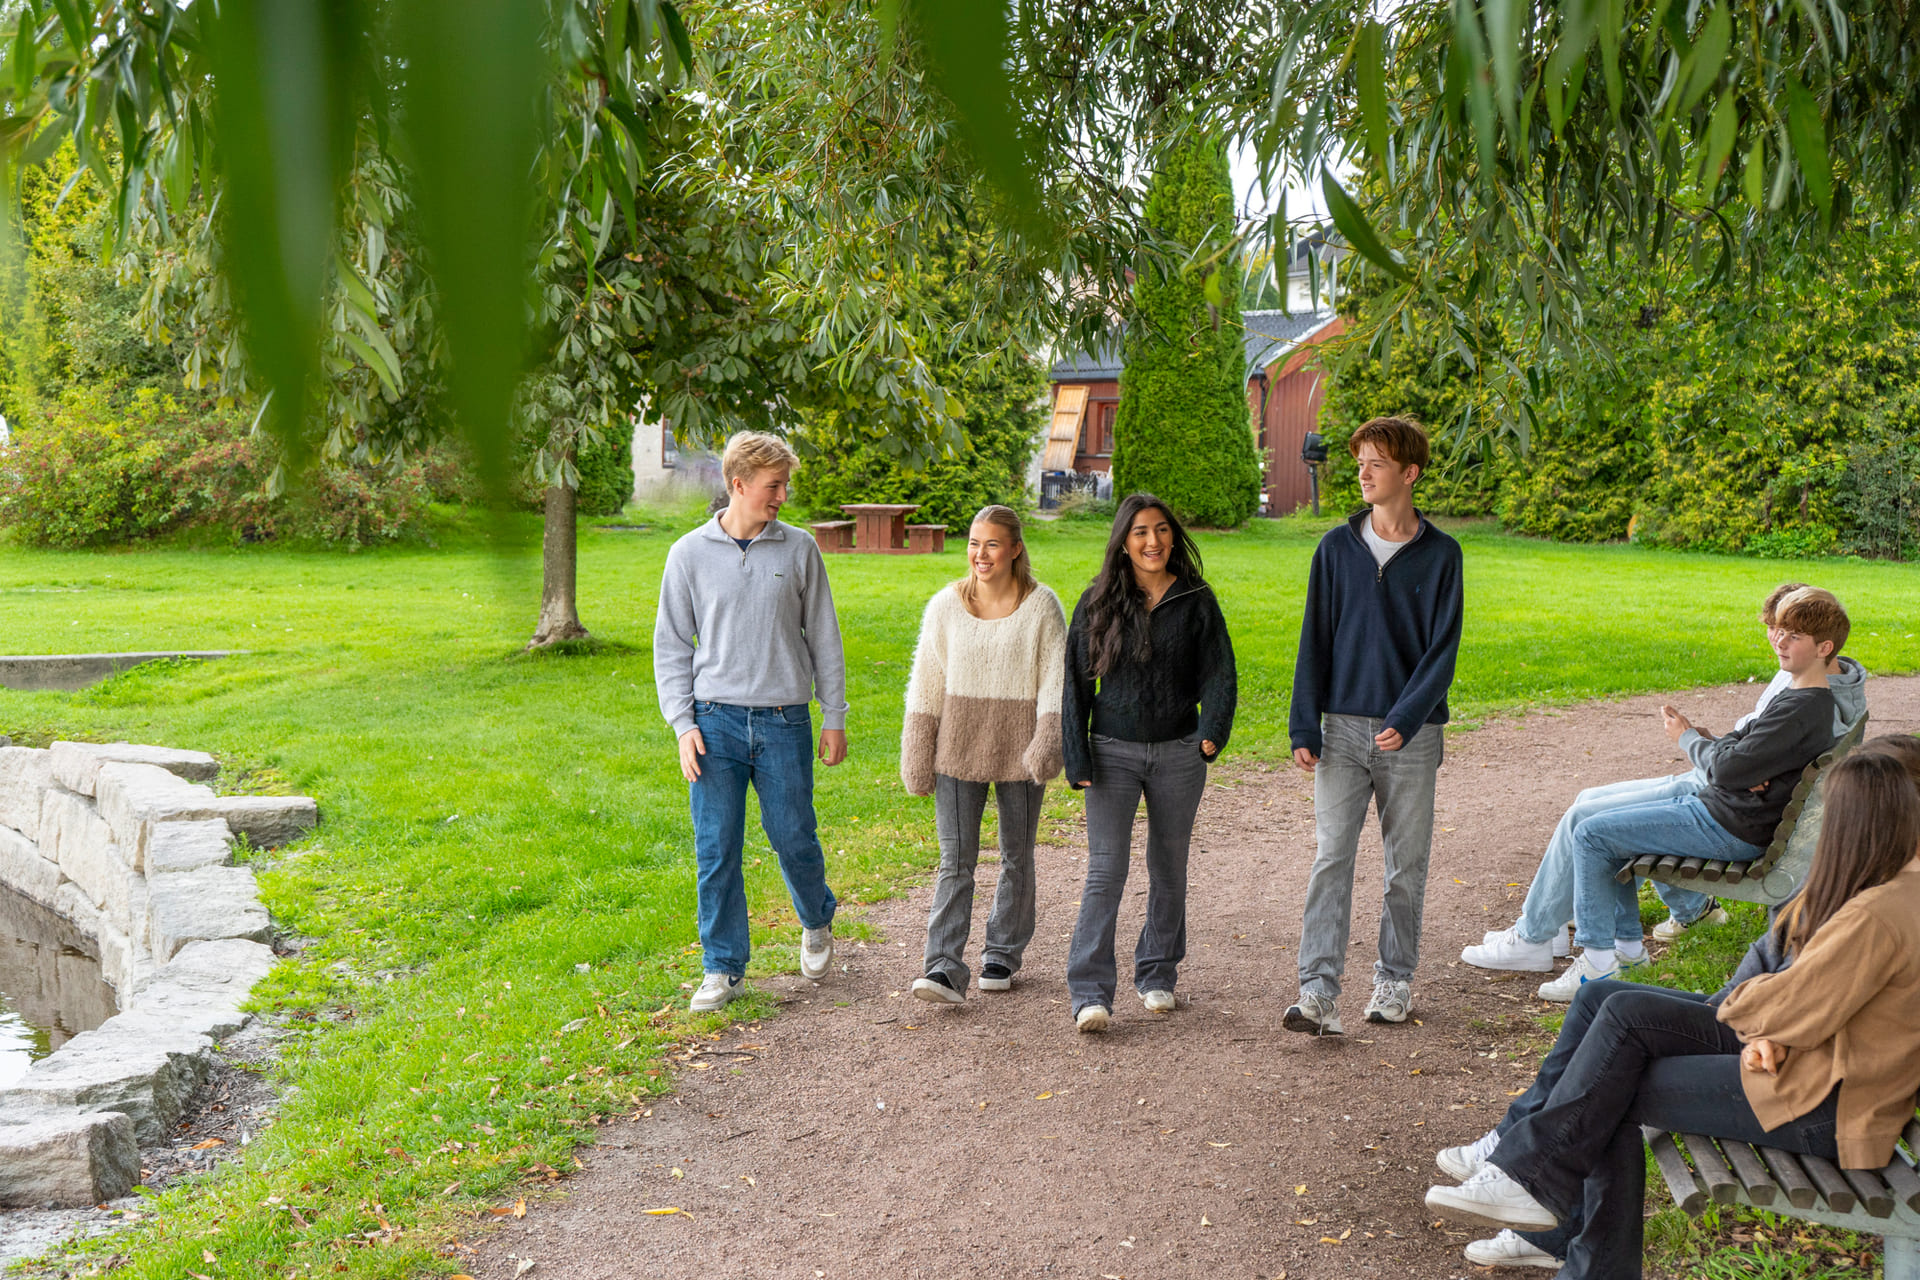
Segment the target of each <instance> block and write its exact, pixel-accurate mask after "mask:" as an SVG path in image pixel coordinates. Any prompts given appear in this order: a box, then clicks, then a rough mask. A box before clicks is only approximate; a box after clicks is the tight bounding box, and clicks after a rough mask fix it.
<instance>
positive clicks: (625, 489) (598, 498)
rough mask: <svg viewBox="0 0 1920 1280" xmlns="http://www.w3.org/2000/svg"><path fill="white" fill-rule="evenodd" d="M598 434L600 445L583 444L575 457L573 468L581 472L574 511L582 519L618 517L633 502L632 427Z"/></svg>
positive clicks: (618, 427)
mask: <svg viewBox="0 0 1920 1280" xmlns="http://www.w3.org/2000/svg"><path fill="white" fill-rule="evenodd" d="M621 425H624V426H625V427H626V428H627V430H628V434H627V435H625V436H622V434H621V426H615V427H613V428H610V429H608V430H606V431H603V432H601V433H600V443H599V444H588V443H585V442H584V441H583V442H582V443H581V444H580V446H579V449H578V450H577V451H576V452H575V454H574V459H573V465H574V466H575V467H576V468H578V470H579V472H580V489H579V494H578V497H577V499H576V507H575V509H576V510H577V511H578V512H579V514H581V515H583V516H617V515H619V514H620V512H621V509H622V508H624V507H625V506H626V505H627V503H629V502H631V501H633V437H632V434H631V424H630V423H629V424H621Z"/></svg>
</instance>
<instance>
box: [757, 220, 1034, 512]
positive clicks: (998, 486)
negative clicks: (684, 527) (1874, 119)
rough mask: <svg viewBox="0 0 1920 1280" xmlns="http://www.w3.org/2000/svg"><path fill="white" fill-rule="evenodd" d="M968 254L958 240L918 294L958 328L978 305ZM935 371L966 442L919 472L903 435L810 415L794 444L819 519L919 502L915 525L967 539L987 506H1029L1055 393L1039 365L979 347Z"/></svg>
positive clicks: (801, 492)
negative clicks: (851, 506) (1046, 409)
mask: <svg viewBox="0 0 1920 1280" xmlns="http://www.w3.org/2000/svg"><path fill="white" fill-rule="evenodd" d="M970 248H971V246H970V245H969V244H968V243H967V242H966V241H965V240H963V239H961V238H957V237H956V238H955V239H953V240H950V241H948V242H947V243H946V244H944V245H943V246H941V248H940V250H939V251H938V253H937V256H934V257H932V258H930V260H929V261H928V262H927V263H926V264H925V265H924V266H923V267H922V268H921V270H920V271H919V272H918V279H917V281H916V282H915V283H916V286H917V287H916V289H915V293H916V294H917V295H918V297H919V298H920V299H921V300H922V301H923V302H924V305H925V306H926V311H927V314H928V315H929V316H930V317H932V318H933V319H934V320H935V321H936V322H939V321H947V322H957V321H958V320H959V319H960V318H961V317H962V316H964V315H965V314H966V312H967V311H968V309H970V308H972V307H973V306H975V305H977V303H978V301H979V300H978V299H977V298H976V297H975V289H976V287H977V285H976V282H975V279H974V277H973V275H972V273H971V272H970V270H969V264H970V261H971V258H970ZM928 363H929V365H930V367H931V368H932V370H933V373H934V376H935V377H936V378H937V379H938V380H939V382H940V385H941V386H942V387H944V388H945V389H946V391H947V394H948V396H949V397H951V403H953V404H955V405H957V406H958V410H959V428H960V430H959V440H958V441H957V442H950V443H951V444H952V450H951V452H947V453H939V452H936V453H935V454H934V456H933V457H932V458H931V459H929V460H928V461H927V463H926V465H925V466H923V467H918V468H916V467H914V466H912V465H911V464H912V461H913V458H912V454H911V452H910V451H909V450H908V449H907V448H905V447H904V446H903V444H902V442H901V441H900V440H899V438H898V437H897V436H895V435H893V434H891V433H877V432H876V431H875V430H874V424H873V423H872V422H871V421H869V420H868V419H867V418H866V417H865V416H864V415H861V414H859V413H858V412H857V411H848V410H844V409H835V410H831V411H827V410H821V411H815V412H812V413H809V414H807V415H806V416H805V418H804V425H803V427H802V429H801V430H800V432H798V433H797V434H796V436H795V438H794V441H793V443H794V445H795V447H796V448H798V450H799V451H800V458H801V461H800V469H799V470H798V471H796V472H795V473H794V477H793V489H794V497H795V499H796V501H798V502H799V503H800V504H801V505H802V506H804V507H806V508H807V509H808V510H809V511H811V512H812V513H813V514H814V516H815V518H817V519H821V520H837V519H839V518H840V511H839V507H840V504H841V503H844V502H917V503H919V504H920V510H918V511H916V512H914V514H913V520H914V522H915V523H916V524H944V525H946V526H948V528H949V529H950V530H952V531H953V532H956V533H960V534H962V535H964V533H965V531H966V528H967V524H968V522H969V521H970V520H972V519H973V515H974V513H975V512H976V511H978V510H980V508H981V507H984V506H987V505H989V504H991V503H996V502H997V503H1001V504H1004V505H1006V506H1010V507H1015V508H1018V507H1021V506H1023V505H1024V504H1025V502H1026V500H1027V466H1028V464H1029V463H1030V462H1031V461H1032V459H1033V451H1034V448H1035V446H1036V444H1037V442H1038V438H1039V434H1040V426H1041V413H1040V409H1039V405H1040V403H1041V400H1042V397H1043V396H1044V394H1045V392H1046V385H1047V383H1046V376H1045V374H1044V372H1043V371H1042V369H1041V367H1040V365H1039V362H1038V361H1036V360H1034V359H1032V358H1031V357H1030V356H1028V355H1027V354H1026V353H1025V352H1023V351H1020V350H1017V349H1006V348H1002V347H994V348H987V347H986V345H985V342H984V340H975V341H971V342H964V343H962V344H961V345H960V346H959V347H958V348H957V349H954V350H950V351H949V350H944V349H941V348H938V347H936V348H935V351H934V353H933V354H932V355H931V357H930V358H929V361H928Z"/></svg>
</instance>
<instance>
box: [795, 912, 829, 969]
mask: <svg viewBox="0 0 1920 1280" xmlns="http://www.w3.org/2000/svg"><path fill="white" fill-rule="evenodd" d="M831 968H833V926H832V925H831V924H823V925H821V926H820V927H819V928H818V929H802V930H801V931H800V976H801V977H803V978H806V979H807V980H809V981H811V982H818V981H820V979H822V978H824V977H826V976H827V970H829V969H831Z"/></svg>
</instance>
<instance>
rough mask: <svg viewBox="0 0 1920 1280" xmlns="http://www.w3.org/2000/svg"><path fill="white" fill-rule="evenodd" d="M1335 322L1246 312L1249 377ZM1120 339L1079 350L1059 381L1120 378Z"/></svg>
mask: <svg viewBox="0 0 1920 1280" xmlns="http://www.w3.org/2000/svg"><path fill="white" fill-rule="evenodd" d="M1332 319H1333V312H1331V311H1301V312H1296V313H1295V314H1293V315H1288V314H1287V313H1286V312H1284V311H1243V312H1241V313H1240V323H1241V324H1242V325H1243V326H1245V328H1246V336H1245V342H1246V353H1247V376H1248V377H1252V376H1253V375H1254V374H1256V373H1258V372H1259V371H1260V370H1262V369H1264V368H1266V367H1267V366H1268V365H1270V364H1272V363H1273V362H1274V361H1276V360H1278V359H1281V358H1282V357H1283V356H1285V355H1286V353H1287V352H1288V351H1289V350H1291V349H1292V348H1293V347H1295V346H1297V345H1298V344H1299V343H1300V341H1301V340H1302V339H1303V338H1306V337H1308V336H1309V335H1311V334H1313V333H1314V332H1316V331H1318V330H1319V329H1320V328H1322V327H1323V326H1325V325H1326V324H1327V323H1328V322H1329V321H1331V320H1332ZM1120 367H1121V362H1120V340H1119V338H1118V337H1117V336H1116V337H1115V338H1113V339H1112V340H1111V341H1108V342H1105V343H1102V344H1101V345H1100V347H1099V348H1098V349H1096V350H1094V351H1092V352H1086V351H1076V352H1074V353H1073V354H1071V355H1069V356H1067V357H1066V358H1065V359H1063V360H1060V361H1058V362H1056V363H1055V364H1054V366H1053V372H1052V375H1051V376H1052V379H1053V381H1055V382H1106V381H1110V380H1112V379H1116V378H1118V377H1119V376H1120Z"/></svg>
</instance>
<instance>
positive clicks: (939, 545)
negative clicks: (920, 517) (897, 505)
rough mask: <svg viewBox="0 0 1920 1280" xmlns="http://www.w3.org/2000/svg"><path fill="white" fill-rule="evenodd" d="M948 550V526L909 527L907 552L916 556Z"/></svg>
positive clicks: (921, 525)
mask: <svg viewBox="0 0 1920 1280" xmlns="http://www.w3.org/2000/svg"><path fill="white" fill-rule="evenodd" d="M946 549H947V526H945V525H943V524H910V525H908V526H907V550H909V551H911V552H913V553H915V554H916V555H929V554H936V553H938V552H941V551H945V550H946Z"/></svg>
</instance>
